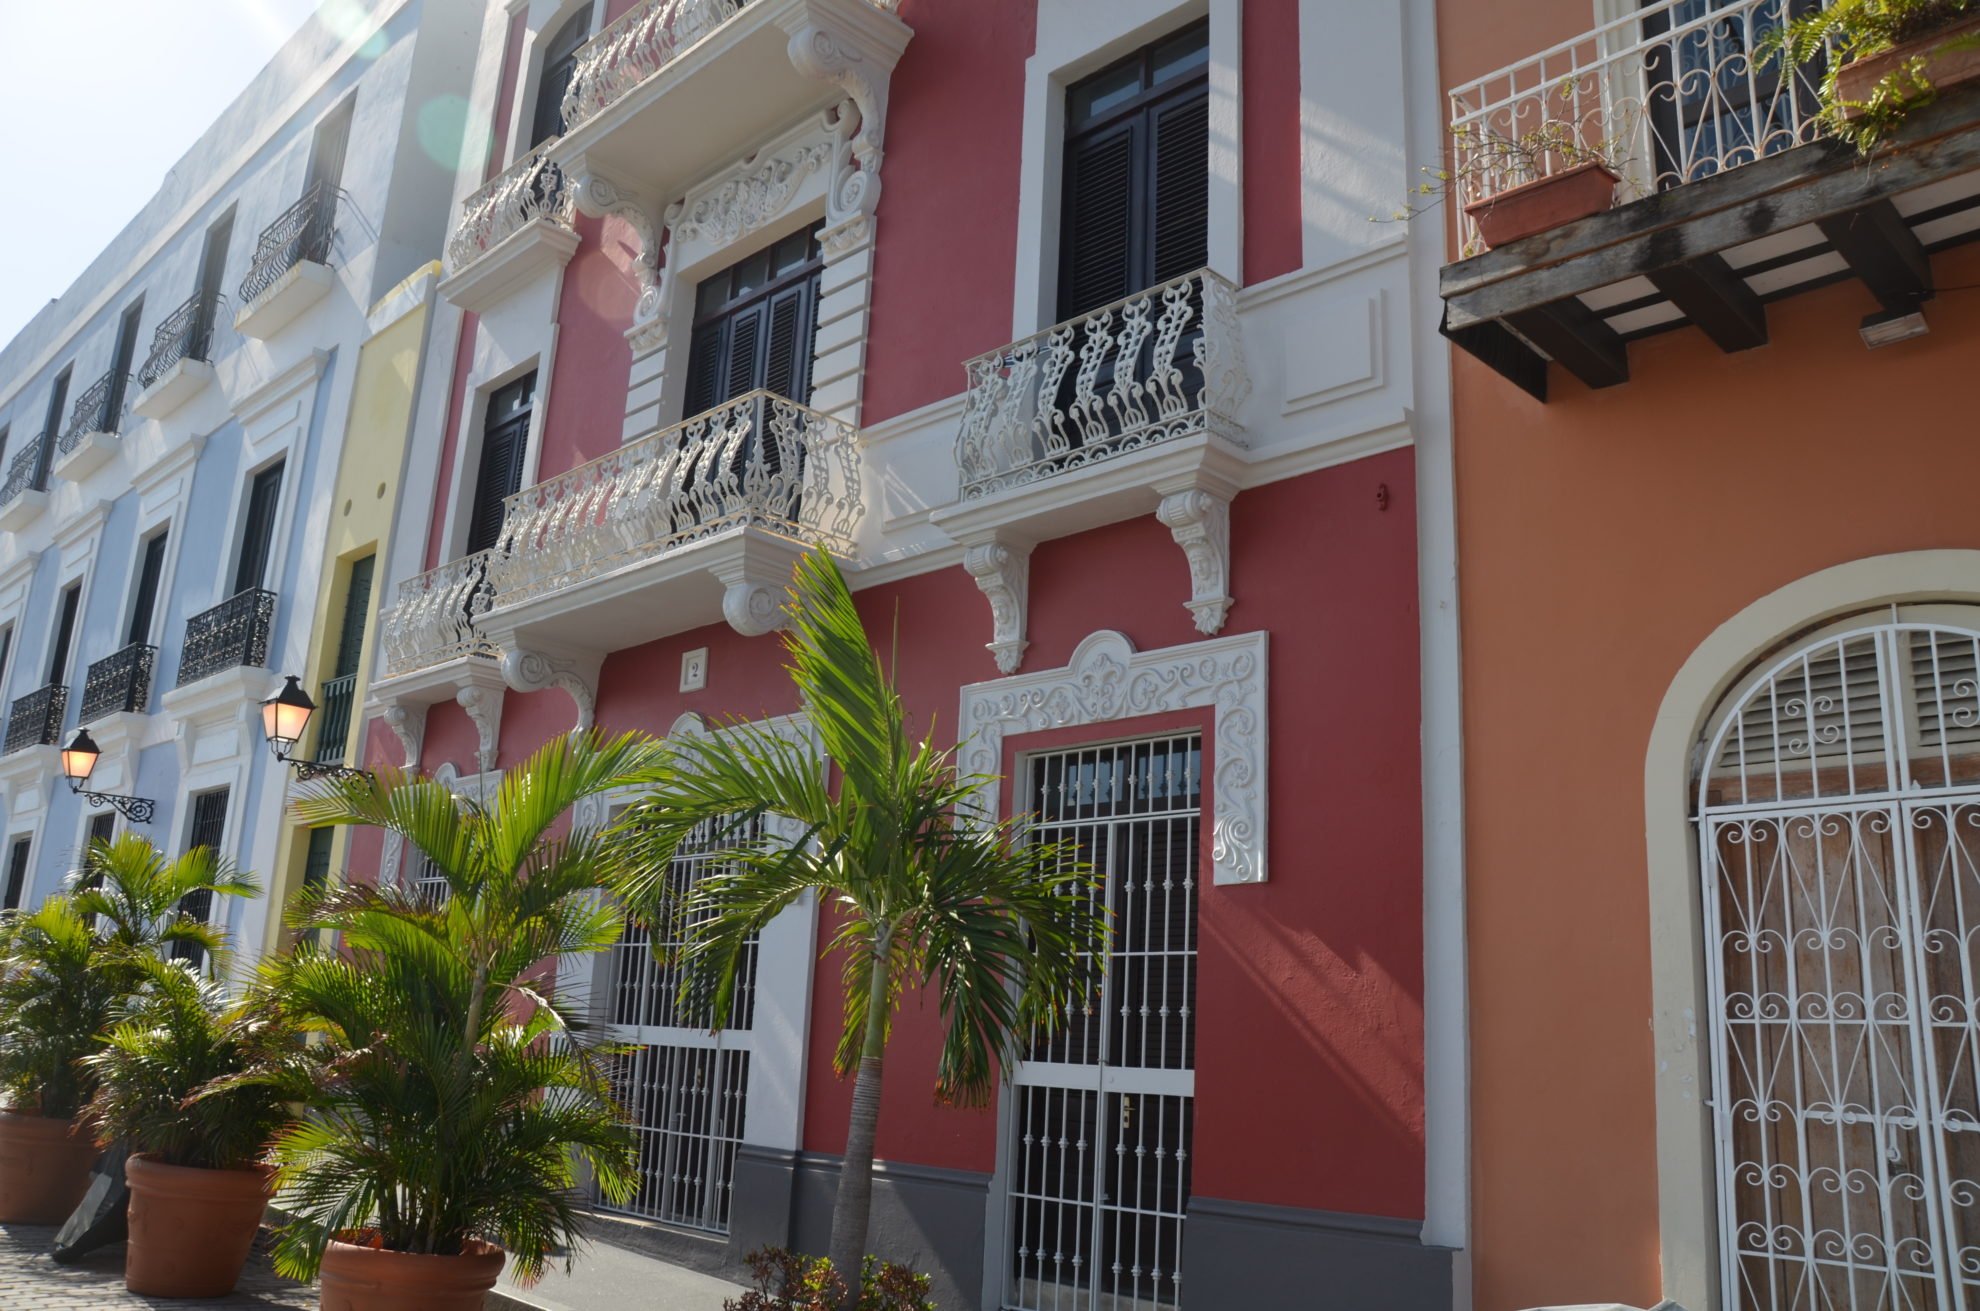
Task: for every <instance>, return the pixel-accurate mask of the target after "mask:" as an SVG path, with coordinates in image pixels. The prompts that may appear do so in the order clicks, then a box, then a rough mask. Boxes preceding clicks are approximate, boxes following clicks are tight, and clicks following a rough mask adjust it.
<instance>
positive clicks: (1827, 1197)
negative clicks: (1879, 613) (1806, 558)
mask: <svg viewBox="0 0 1980 1311" xmlns="http://www.w3.org/2000/svg"><path fill="white" fill-rule="evenodd" d="M1703 760H1704V762H1705V764H1706V767H1705V768H1704V769H1703V771H1702V774H1703V777H1702V780H1701V784H1700V794H1699V802H1700V804H1699V834H1700V844H1701V847H1700V850H1701V869H1702V871H1703V874H1704V913H1705V930H1706V956H1707V959H1706V971H1707V976H1708V980H1709V984H1710V988H1711V1004H1712V1014H1713V1026H1712V1060H1713V1084H1714V1096H1713V1101H1712V1109H1713V1123H1714V1130H1715V1147H1716V1154H1717V1160H1718V1188H1719V1215H1720V1230H1721V1234H1720V1243H1721V1249H1722V1251H1721V1262H1720V1264H1721V1270H1722V1277H1723V1280H1724V1298H1725V1305H1726V1306H1727V1307H1728V1308H1738V1309H1739V1311H1747V1309H1749V1308H1752V1309H1754V1311H1800V1309H1801V1308H1809V1309H1810V1311H1829V1309H1830V1308H1847V1309H1849V1311H1871V1309H1873V1308H1874V1309H1876V1311H1884V1309H1885V1308H1889V1309H1890V1311H1911V1309H1913V1308H1919V1309H1923V1308H1939V1309H1941V1311H1950V1309H1952V1308H1964V1307H1967V1306H1968V1305H1969V1304H1980V1010H1977V1009H1976V1002H1980V633H1975V632H1973V631H1971V630H1967V629H1963V628H1950V627H1944V626H1938V625H1931V624H1906V623H1890V624H1885V625H1881V626H1878V627H1874V628H1863V629H1857V630H1855V631H1851V632H1848V633H1845V634H1842V635H1841V636H1837V637H1830V638H1825V639H1823V640H1821V641H1818V642H1816V643H1814V644H1812V645H1810V646H1807V647H1804V648H1803V649H1802V650H1800V651H1798V652H1796V653H1795V654H1794V655H1792V656H1790V657H1788V658H1787V659H1785V660H1783V661H1781V662H1780V663H1778V664H1776V665H1774V666H1773V667H1772V668H1771V669H1769V670H1768V671H1767V672H1766V673H1765V674H1764V675H1763V676H1762V677H1761V678H1760V679H1759V681H1758V682H1757V683H1755V684H1754V685H1753V686H1752V687H1751V688H1750V689H1749V690H1747V691H1746V692H1745V693H1744V694H1743V695H1742V696H1741V698H1740V699H1739V701H1738V702H1737V704H1736V705H1734V707H1733V708H1732V709H1731V711H1730V712H1728V713H1727V714H1726V715H1725V717H1724V721H1723V723H1722V725H1721V726H1720V727H1719V728H1718V730H1717V732H1716V734H1715V735H1714V737H1713V739H1712V741H1711V744H1710V748H1709V750H1708V751H1707V753H1706V754H1705V756H1704V757H1703Z"/></svg>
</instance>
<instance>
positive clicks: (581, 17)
mask: <svg viewBox="0 0 1980 1311" xmlns="http://www.w3.org/2000/svg"><path fill="white" fill-rule="evenodd" d="M590 33H591V6H590V5H585V6H584V7H583V8H582V9H580V10H578V12H577V13H576V14H574V15H573V16H572V17H571V19H570V21H569V22H567V23H565V24H564V25H563V26H562V27H560V28H558V29H557V32H556V35H554V36H552V37H551V38H550V43H549V44H548V45H546V46H545V47H544V48H543V73H542V75H541V76H540V77H538V78H537V80H536V112H535V113H533V114H532V115H531V116H530V127H529V144H530V148H531V149H535V148H536V147H537V146H540V145H542V144H543V143H544V142H546V141H548V140H549V139H550V138H551V137H556V136H562V135H563V134H564V93H565V92H566V91H569V90H570V89H571V76H572V74H574V73H576V72H577V52H578V47H579V46H581V45H583V44H584V39H585V37H587V36H589V35H590Z"/></svg>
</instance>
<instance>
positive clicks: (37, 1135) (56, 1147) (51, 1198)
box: [0, 1111, 97, 1225]
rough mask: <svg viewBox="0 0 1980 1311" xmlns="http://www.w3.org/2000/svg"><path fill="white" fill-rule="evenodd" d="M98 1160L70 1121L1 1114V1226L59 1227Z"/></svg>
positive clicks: (85, 1134)
mask: <svg viewBox="0 0 1980 1311" xmlns="http://www.w3.org/2000/svg"><path fill="white" fill-rule="evenodd" d="M96 1156H97V1149H96V1141H95V1139H93V1138H92V1137H91V1136H90V1135H89V1133H88V1131H87V1130H84V1129H80V1128H78V1127H77V1126H76V1124H75V1122H74V1121H72V1120H55V1119H50V1118H48V1117H47V1116H42V1115H24V1114H22V1113H20V1112H18V1111H0V1224H15V1225H58V1224H61V1223H62V1222H63V1221H64V1220H66V1219H68V1218H69V1213H70V1212H71V1211H74V1210H75V1209H76V1207H77V1206H78V1205H79V1204H80V1203H81V1202H82V1199H83V1194H84V1193H86V1192H88V1191H89V1170H90V1167H91V1166H93V1165H95V1164H96Z"/></svg>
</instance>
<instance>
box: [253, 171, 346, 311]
mask: <svg viewBox="0 0 1980 1311" xmlns="http://www.w3.org/2000/svg"><path fill="white" fill-rule="evenodd" d="M336 236H337V191H336V188H334V187H326V186H324V185H323V184H322V183H320V182H318V183H314V184H312V185H311V186H310V187H309V189H308V190H306V191H304V192H303V194H302V199H301V200H298V201H297V202H296V203H295V204H293V205H291V206H289V207H288V208H287V209H285V210H283V211H282V214H281V217H279V218H277V219H276V220H275V221H274V222H273V223H270V224H269V225H268V226H267V227H265V228H263V229H262V231H261V239H260V240H259V241H257V242H256V243H255V246H254V262H253V263H252V264H250V265H249V266H248V275H247V277H246V278H245V279H243V280H242V282H241V303H242V304H252V303H253V301H254V299H255V297H257V296H259V295H261V293H262V292H264V291H267V290H268V289H269V288H270V287H272V286H274V285H275V283H276V282H277V280H279V279H280V278H281V276H282V275H283V274H284V273H287V272H288V271H289V270H290V269H292V268H294V267H295V266H296V265H298V264H303V263H314V264H327V263H329V262H330V243H331V242H332V241H333V240H335V239H336Z"/></svg>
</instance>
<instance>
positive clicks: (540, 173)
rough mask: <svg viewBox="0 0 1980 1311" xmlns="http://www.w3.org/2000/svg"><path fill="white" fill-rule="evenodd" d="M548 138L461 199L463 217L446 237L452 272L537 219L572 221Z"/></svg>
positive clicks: (565, 187) (567, 195)
mask: <svg viewBox="0 0 1980 1311" xmlns="http://www.w3.org/2000/svg"><path fill="white" fill-rule="evenodd" d="M550 145H551V143H549V142H545V143H544V144H543V145H540V146H538V147H537V148H536V149H534V150H532V151H530V152H529V153H528V154H527V155H524V156H523V157H522V158H521V159H519V160H517V161H516V162H515V163H514V164H511V165H510V166H509V167H508V169H507V170H505V171H504V172H503V173H502V174H501V175H500V176H498V177H496V178H493V179H491V180H490V181H489V182H488V184H487V185H485V186H483V187H482V188H481V189H480V190H479V191H477V192H475V193H474V194H473V195H471V196H469V197H468V198H467V199H466V200H464V201H462V202H461V219H460V222H459V223H457V224H455V226H454V235H453V236H452V237H451V238H449V239H448V241H447V272H448V273H450V274H451V273H458V272H460V271H461V270H462V269H464V268H466V267H467V266H468V265H470V264H472V263H474V262H475V261H476V260H478V259H480V258H481V257H482V256H483V255H485V254H487V253H488V252H489V251H490V250H493V249H494V248H495V247H496V246H497V245H499V244H501V242H502V241H503V240H504V239H505V238H507V237H509V236H512V235H513V234H514V233H516V232H517V231H519V230H520V229H522V228H524V227H527V226H528V225H529V224H530V223H533V222H535V221H536V220H537V219H548V220H549V221H550V222H552V223H556V224H558V225H559V226H562V227H569V226H570V225H571V210H572V203H571V202H572V192H571V188H570V187H569V186H568V185H566V184H565V182H564V170H563V169H561V168H559V167H558V166H557V165H556V164H555V163H554V162H552V161H551V160H550V159H549V158H548V157H547V155H546V153H545V152H546V151H547V150H548V149H549V147H550Z"/></svg>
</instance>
